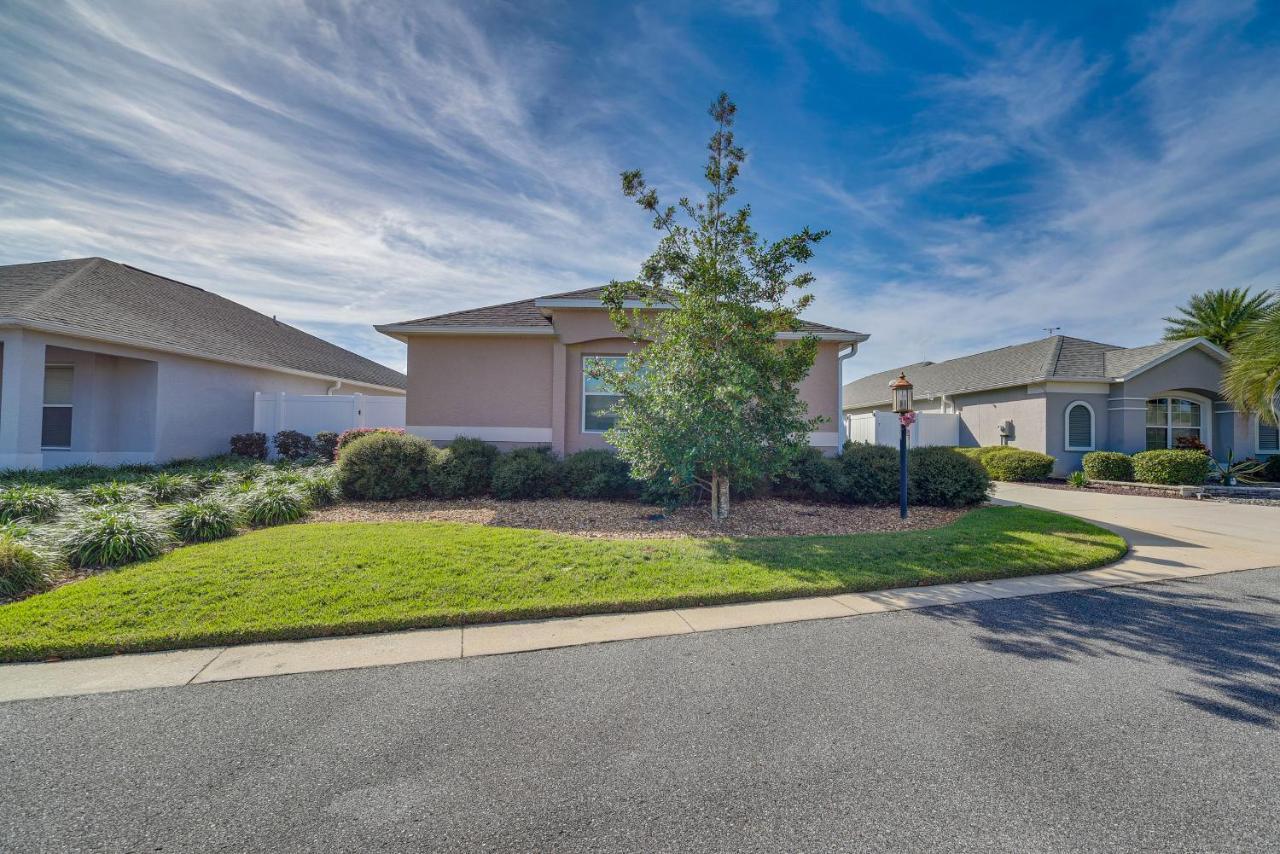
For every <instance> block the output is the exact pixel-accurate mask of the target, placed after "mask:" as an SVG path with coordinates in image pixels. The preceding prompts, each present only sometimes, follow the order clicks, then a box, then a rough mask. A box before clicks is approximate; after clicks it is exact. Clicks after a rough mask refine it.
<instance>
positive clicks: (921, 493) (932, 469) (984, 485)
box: [895, 447, 1052, 507]
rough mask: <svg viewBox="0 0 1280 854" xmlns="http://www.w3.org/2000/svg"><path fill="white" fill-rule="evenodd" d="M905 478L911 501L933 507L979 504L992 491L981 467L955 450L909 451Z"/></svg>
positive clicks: (923, 449)
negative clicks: (908, 483) (908, 484)
mask: <svg viewBox="0 0 1280 854" xmlns="http://www.w3.org/2000/svg"><path fill="white" fill-rule="evenodd" d="M1001 456H1003V455H1001ZM1050 459H1051V460H1052V457H1050ZM895 468H896V466H895ZM907 477H908V479H909V480H910V486H909V489H908V497H909V499H910V501H912V502H913V503H916V504H928V505H932V506H934V507H968V506H970V505H973V504H980V503H982V502H983V501H986V500H987V493H988V492H989V491H990V489H991V479H990V477H989V476H988V475H987V472H986V471H985V470H984V469H983V466H982V464H981V463H979V462H978V461H977V460H975V459H973V458H971V457H967V456H965V455H964V454H958V453H956V451H955V449H954V448H943V447H931V448H912V449H911V450H910V451H909V452H908V455H907Z"/></svg>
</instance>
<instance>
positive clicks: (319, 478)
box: [298, 466, 342, 507]
mask: <svg viewBox="0 0 1280 854" xmlns="http://www.w3.org/2000/svg"><path fill="white" fill-rule="evenodd" d="M298 487H299V488H300V489H301V490H302V494H303V495H304V496H306V499H307V503H308V504H310V505H311V506H312V507H328V506H329V505H330V504H333V503H334V502H336V501H337V500H338V499H339V498H341V497H342V489H341V487H340V486H339V485H338V469H337V468H336V467H335V466H317V467H316V468H314V469H311V470H309V471H308V472H307V473H306V474H305V475H303V477H302V479H301V480H300V481H299V482H298Z"/></svg>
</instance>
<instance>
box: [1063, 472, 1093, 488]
mask: <svg viewBox="0 0 1280 854" xmlns="http://www.w3.org/2000/svg"><path fill="white" fill-rule="evenodd" d="M1067 485H1068V486H1073V487H1075V488H1076V489H1084V488H1085V487H1086V486H1088V485H1089V477H1088V475H1086V474H1085V473H1084V472H1083V471H1073V472H1072V473H1071V474H1070V475H1068V476H1067Z"/></svg>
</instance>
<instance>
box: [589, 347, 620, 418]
mask: <svg viewBox="0 0 1280 854" xmlns="http://www.w3.org/2000/svg"><path fill="white" fill-rule="evenodd" d="M599 363H604V364H607V365H612V366H613V368H614V369H615V370H622V369H623V367H625V366H626V364H627V357H626V356H583V357H582V432H583V433H603V432H604V431H605V430H608V429H609V428H610V427H612V426H613V425H614V424H615V423H616V422H617V420H618V415H617V413H615V412H614V411H613V407H614V405H615V404H616V403H617V402H618V401H620V400H622V395H620V394H617V393H615V392H614V391H612V390H611V389H610V388H609V387H608V386H607V385H605V382H604V381H603V380H598V379H596V378H595V377H591V376H588V374H587V369H588V368H590V366H591V365H593V364H599Z"/></svg>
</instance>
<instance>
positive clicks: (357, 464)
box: [338, 431, 440, 501]
mask: <svg viewBox="0 0 1280 854" xmlns="http://www.w3.org/2000/svg"><path fill="white" fill-rule="evenodd" d="M439 458H440V450H439V449H438V448H437V447H436V446H435V445H433V444H431V443H430V442H428V441H427V440H426V439H419V438H418V437H417V436H407V435H405V434H403V433H392V432H385V431H384V432H375V433H370V434H367V435H364V436H360V437H358V438H356V439H355V440H354V441H352V442H350V443H349V444H348V445H347V446H346V447H344V448H343V449H342V455H341V456H340V457H339V459H338V483H339V485H340V486H341V488H342V491H343V493H344V494H346V495H348V496H350V497H352V498H360V499H369V500H375V501H386V500H390V499H394V498H409V497H412V496H416V495H424V494H426V492H427V491H428V488H429V486H428V484H429V478H430V475H431V467H432V466H433V465H435V464H436V463H437V462H438V461H439Z"/></svg>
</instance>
